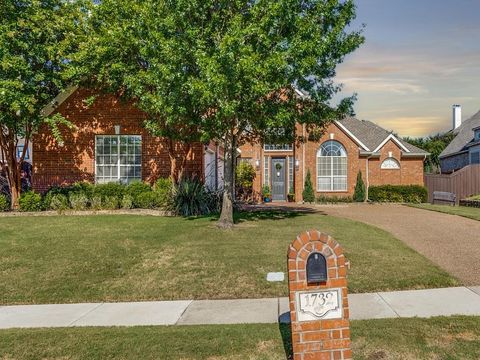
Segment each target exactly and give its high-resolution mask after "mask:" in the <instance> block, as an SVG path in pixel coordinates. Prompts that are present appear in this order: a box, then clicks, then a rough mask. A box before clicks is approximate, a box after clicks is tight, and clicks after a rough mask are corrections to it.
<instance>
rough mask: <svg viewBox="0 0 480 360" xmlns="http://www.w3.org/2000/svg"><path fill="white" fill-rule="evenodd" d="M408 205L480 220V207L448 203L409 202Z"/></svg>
mask: <svg viewBox="0 0 480 360" xmlns="http://www.w3.org/2000/svg"><path fill="white" fill-rule="evenodd" d="M409 206H412V207H416V208H419V209H425V210H431V211H438V212H441V213H445V214H450V215H458V216H463V217H466V218H469V219H473V220H478V221H480V208H474V207H468V206H450V205H431V204H411V205H409Z"/></svg>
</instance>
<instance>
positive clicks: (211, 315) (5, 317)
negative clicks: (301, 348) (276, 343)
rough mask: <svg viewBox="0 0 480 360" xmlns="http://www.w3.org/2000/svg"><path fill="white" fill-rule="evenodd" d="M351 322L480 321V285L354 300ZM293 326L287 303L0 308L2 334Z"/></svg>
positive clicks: (246, 301) (282, 300)
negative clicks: (149, 327)
mask: <svg viewBox="0 0 480 360" xmlns="http://www.w3.org/2000/svg"><path fill="white" fill-rule="evenodd" d="M349 305H350V314H351V316H350V318H351V319H353V320H359V319H380V318H395V317H415V316H418V317H431V316H449V315H476V316H480V286H477V287H470V288H466V287H456V288H443V289H430V290H412V291H394V292H379V293H370V294H351V295H349ZM279 321H280V322H288V321H289V309H288V299H287V298H273V299H243V300H198V301H191V300H190V301H152V302H134V303H93V304H88V303H87V304H59V305H18V306H2V307H0V329H8V328H33V327H71V326H141V325H200V324H245V323H276V322H279Z"/></svg>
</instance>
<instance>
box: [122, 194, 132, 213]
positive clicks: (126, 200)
mask: <svg viewBox="0 0 480 360" xmlns="http://www.w3.org/2000/svg"><path fill="white" fill-rule="evenodd" d="M120 207H121V208H122V209H124V210H129V209H132V208H133V197H132V195H129V194H125V195H123V199H122V203H121V204H120Z"/></svg>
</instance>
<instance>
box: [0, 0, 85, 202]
mask: <svg viewBox="0 0 480 360" xmlns="http://www.w3.org/2000/svg"><path fill="white" fill-rule="evenodd" d="M88 7H89V2H88V1H66V0H38V1H22V0H3V1H2V2H1V4H0V74H1V75H0V150H1V151H0V152H1V153H0V159H2V158H3V159H4V161H5V163H6V175H7V179H8V184H9V188H10V194H11V207H12V209H17V208H18V205H19V204H18V200H19V197H20V191H21V168H22V163H23V162H24V160H25V154H26V151H27V148H28V145H29V143H30V140H31V136H32V133H34V132H35V131H36V130H37V129H38V127H39V126H40V125H42V124H45V123H46V124H48V125H49V126H50V128H51V129H52V132H53V135H54V136H55V137H56V138H57V139H59V138H60V137H61V132H60V125H68V122H67V121H66V120H65V119H64V118H62V117H61V116H59V115H55V116H53V117H46V116H44V115H43V113H42V110H43V109H44V107H45V106H46V105H48V104H50V102H51V101H52V100H53V98H54V97H55V96H56V95H58V94H59V93H60V92H61V91H62V89H64V88H65V87H66V86H67V85H68V83H69V81H70V79H71V76H72V75H73V74H72V73H71V71H70V69H71V61H70V59H71V55H72V53H74V52H75V51H76V49H77V45H78V43H79V42H80V41H82V34H84V27H83V25H84V21H85V18H86V16H87V14H88ZM20 139H24V141H25V145H24V148H23V152H22V154H21V155H20V157H19V158H17V145H18V143H19V140H20Z"/></svg>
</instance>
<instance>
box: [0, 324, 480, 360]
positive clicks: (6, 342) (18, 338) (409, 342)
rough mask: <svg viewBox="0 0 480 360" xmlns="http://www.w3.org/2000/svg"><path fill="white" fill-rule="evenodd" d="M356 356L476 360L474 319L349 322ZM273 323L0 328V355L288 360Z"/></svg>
mask: <svg viewBox="0 0 480 360" xmlns="http://www.w3.org/2000/svg"><path fill="white" fill-rule="evenodd" d="M351 330H352V332H351V333H352V342H353V355H354V359H356V360H357V359H358V360H367V359H368V360H371V359H376V360H383V359H389V360H405V359H458V360H470V359H471V360H474V359H479V358H480V317H448V318H431V319H418V318H412V319H385V320H366V321H353V322H352V325H351ZM290 353H291V343H290V327H289V326H288V325H280V326H279V325H276V324H262V325H260V324H258V325H257V324H254V325H209V326H170V327H131V328H125V327H124V328H118V327H117V328H68V329H66V328H61V329H23V330H20V329H15V330H0V358H1V359H18V360H20V359H22V360H23V359H185V360H187V359H190V360H192V359H216V360H223V359H238V360H240V359H242V360H243V359H250V360H254V359H262V360H267V359H286V358H287V356H288V355H290Z"/></svg>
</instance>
